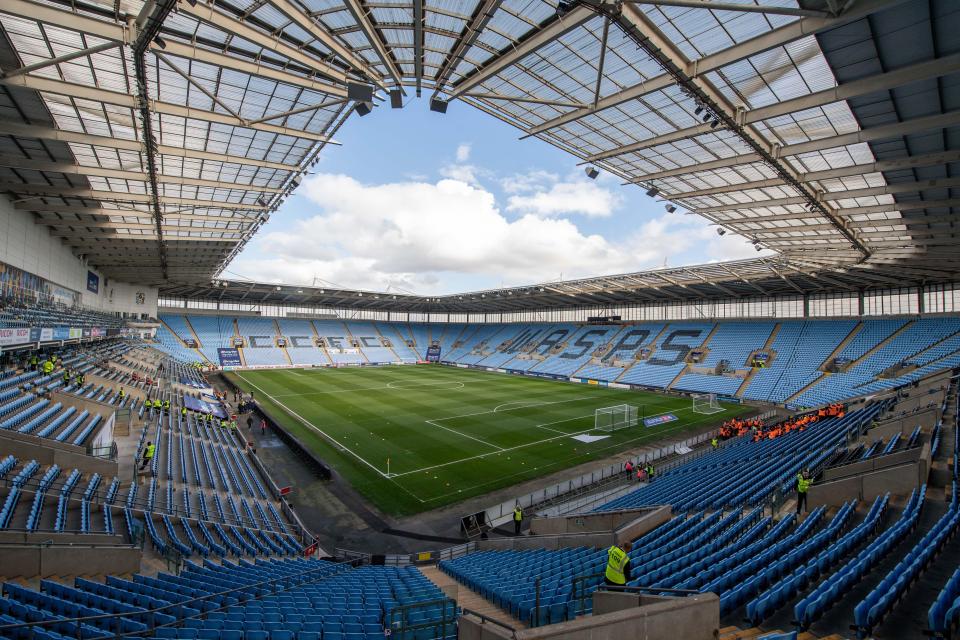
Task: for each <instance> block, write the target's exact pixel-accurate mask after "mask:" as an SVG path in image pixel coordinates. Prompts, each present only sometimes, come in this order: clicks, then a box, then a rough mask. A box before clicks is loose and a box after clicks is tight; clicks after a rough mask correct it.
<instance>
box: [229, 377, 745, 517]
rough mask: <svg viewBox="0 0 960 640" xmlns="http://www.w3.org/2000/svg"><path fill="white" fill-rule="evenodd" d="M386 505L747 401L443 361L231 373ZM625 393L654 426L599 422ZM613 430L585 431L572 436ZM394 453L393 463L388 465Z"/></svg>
mask: <svg viewBox="0 0 960 640" xmlns="http://www.w3.org/2000/svg"><path fill="white" fill-rule="evenodd" d="M228 375H230V376H231V377H232V379H233V380H234V381H235V382H236V383H237V384H238V385H239V386H240V387H241V388H243V389H245V390H247V391H250V390H254V391H255V392H256V399H257V401H258V402H260V403H261V404H263V405H265V406H266V407H267V409H268V410H270V411H271V413H272V414H273V415H274V416H275V417H276V418H277V419H278V420H282V421H283V422H284V426H285V427H286V428H287V429H288V430H289V431H291V432H292V433H293V434H295V435H296V437H297V438H298V439H299V440H300V441H301V442H303V443H304V444H305V445H306V446H309V447H312V448H313V450H314V452H315V453H316V454H317V456H318V457H320V458H321V459H323V460H324V461H325V462H327V463H328V464H329V465H330V466H332V467H334V468H335V469H336V470H337V471H338V472H339V473H340V475H342V476H343V477H345V478H346V479H347V480H348V481H349V482H350V483H351V484H352V485H353V486H354V487H355V488H356V489H357V490H358V491H359V492H360V493H361V494H363V495H364V496H365V497H366V498H367V499H368V500H370V501H371V502H372V503H373V504H375V505H376V506H377V507H378V508H380V509H381V510H382V511H384V512H386V513H389V514H393V515H409V514H413V513H418V512H421V511H427V510H429V509H433V508H436V507H440V506H443V505H446V504H450V503H454V502H458V501H460V500H464V499H466V498H469V497H473V496H477V495H481V494H484V493H488V492H490V491H494V490H495V489H500V488H503V487H507V486H510V485H513V484H517V483H519V482H522V481H524V480H529V479H531V478H536V477H538V476H543V475H547V474H549V473H553V472H555V471H560V470H563V469H567V468H570V467H573V466H575V465H578V464H580V463H583V462H586V461H589V460H592V459H595V458H602V457H605V456H609V455H612V454H615V453H617V452H619V451H624V450H627V449H630V448H633V447H637V446H640V445H642V444H645V443H653V442H656V441H659V440H662V439H665V438H672V437H675V436H678V435H682V434H685V433H688V432H695V431H699V430H702V429H703V428H705V427H708V426H711V425H714V424H718V423H719V422H721V421H723V420H725V419H727V418H729V417H731V416H733V415H737V414H739V413H743V412H745V411H746V410H747V408H746V407H742V406H739V405H730V406H725V407H724V411H723V412H722V413H715V414H713V415H701V414H695V413H693V411H692V403H691V400H690V399H689V398H671V397H667V396H662V395H658V394H654V393H642V392H637V391H627V390H617V389H609V388H606V387H598V386H592V385H582V384H570V383H564V382H556V381H551V380H544V379H538V378H527V377H520V376H511V375H504V374H498V373H490V372H486V371H478V370H470V369H457V368H452V367H441V366H436V365H419V366H387V367H363V368H360V367H357V368H344V369H274V370H262V371H243V372H237V373H232V374H228ZM617 404H631V405H635V406H637V407H638V408H639V411H640V416H647V417H649V416H654V415H658V414H664V413H672V414H674V415H676V417H677V418H678V419H677V420H676V421H673V422H667V423H664V424H661V425H658V426H655V427H650V428H645V427H644V426H643V423H642V421H641V423H640V424H639V425H638V426H636V427H631V428H626V429H621V430H618V431H614V432H612V433H610V432H597V431H594V430H593V426H594V410H595V409H598V408H601V407H608V406H612V405H617ZM580 434H589V435H596V436H608V437H606V438H603V439H600V440H596V441H594V442H590V443H585V442H581V441H578V440H575V439H574V438H573V436H575V435H580ZM388 460H389V466H388Z"/></svg>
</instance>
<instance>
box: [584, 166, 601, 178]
mask: <svg viewBox="0 0 960 640" xmlns="http://www.w3.org/2000/svg"><path fill="white" fill-rule="evenodd" d="M584 173H586V174H587V177H588V178H590V179H591V180H596V179H597V176H598V175H600V171H599V170H598V169H597V168H596V167H587V168H586V169H585V170H584Z"/></svg>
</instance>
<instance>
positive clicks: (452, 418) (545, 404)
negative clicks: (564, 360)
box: [433, 396, 600, 420]
mask: <svg viewBox="0 0 960 640" xmlns="http://www.w3.org/2000/svg"><path fill="white" fill-rule="evenodd" d="M598 397H600V396H582V397H579V398H571V399H570V400H556V401H554V402H541V403H540V404H538V405H537V406H538V407H545V406H547V405H554V404H566V403H568V402H582V401H584V400H596V399H597V398H598ZM507 404H510V403H509V402H508V403H507ZM499 406H500V407H502V406H504V405H499ZM497 408H499V407H497ZM497 408H494V409H493V410H488V411H477V412H474V413H463V414H460V415H458V416H446V417H445V418H433V420H455V419H457V418H470V417H472V416H483V415H487V414H488V413H501V412H498V411H497ZM526 408H527V407H514V408H513V409H504V410H503V411H504V412H506V411H517V410H518V409H526Z"/></svg>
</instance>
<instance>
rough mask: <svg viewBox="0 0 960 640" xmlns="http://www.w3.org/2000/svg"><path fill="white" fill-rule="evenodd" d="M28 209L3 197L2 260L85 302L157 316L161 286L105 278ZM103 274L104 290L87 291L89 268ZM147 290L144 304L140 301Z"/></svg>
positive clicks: (0, 218)
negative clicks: (73, 294)
mask: <svg viewBox="0 0 960 640" xmlns="http://www.w3.org/2000/svg"><path fill="white" fill-rule="evenodd" d="M34 220H35V216H34V215H33V214H32V213H30V212H28V211H18V210H17V209H15V208H14V207H13V204H12V203H11V202H10V200H9V199H7V198H6V197H5V196H0V262H5V263H7V264H9V265H12V266H14V267H17V268H18V269H23V270H24V271H27V272H28V273H32V274H33V275H36V276H39V277H41V278H44V279H45V280H49V281H51V282H54V283H56V284H58V285H60V286H62V287H64V288H66V289H72V290H73V291H76V292H79V293H81V294H82V295H83V298H82V300H83V304H84V306H86V307H90V308H92V309H98V310H100V311H104V312H107V313H114V312H121V313H130V314H141V313H146V314H148V315H150V316H153V317H156V315H157V288H156V287H147V286H141V285H135V284H130V283H126V282H119V281H116V280H112V279H110V280H109V281H108V280H107V279H105V278H104V276H103V274H101V273H100V272H99V271H98V270H97V269H96V267H95V266H92V265H88V264H86V263H85V262H84V261H82V260H81V259H80V258H79V257H77V256H76V255H74V253H73V251H72V250H71V249H70V247H69V246H67V245H66V244H65V243H64V241H63V239H61V238H58V237H53V236H51V235H50V232H49V230H48V227H46V226H44V225H40V224H36V223H35V222H34ZM88 270H89V271H93V272H94V273H96V274H97V275H99V276H100V291H99V293H97V294H94V293H92V292H90V291H87V271H88ZM138 292H139V293H143V294H144V298H145V303H144V304H137V303H136V295H137V293H138Z"/></svg>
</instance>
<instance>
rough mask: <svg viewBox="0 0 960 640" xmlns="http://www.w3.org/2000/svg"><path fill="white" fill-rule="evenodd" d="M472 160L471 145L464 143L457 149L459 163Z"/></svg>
mask: <svg viewBox="0 0 960 640" xmlns="http://www.w3.org/2000/svg"><path fill="white" fill-rule="evenodd" d="M469 159H470V144H469V143H467V142H464V143H462V144H461V145H460V146H458V147H457V162H466V161H467V160H469Z"/></svg>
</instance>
